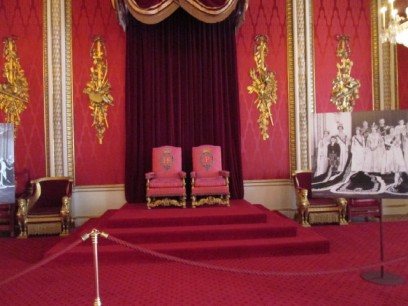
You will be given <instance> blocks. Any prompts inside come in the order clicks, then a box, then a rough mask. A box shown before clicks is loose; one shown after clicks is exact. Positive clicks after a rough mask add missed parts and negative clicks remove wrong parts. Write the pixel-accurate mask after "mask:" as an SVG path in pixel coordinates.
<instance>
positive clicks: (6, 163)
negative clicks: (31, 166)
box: [0, 123, 15, 205]
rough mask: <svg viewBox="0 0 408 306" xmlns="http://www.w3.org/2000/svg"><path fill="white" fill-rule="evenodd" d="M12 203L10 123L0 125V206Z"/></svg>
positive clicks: (11, 132)
mask: <svg viewBox="0 0 408 306" xmlns="http://www.w3.org/2000/svg"><path fill="white" fill-rule="evenodd" d="M14 202H15V183H14V129H13V125H12V124H10V123H0V205H1V204H10V203H14Z"/></svg>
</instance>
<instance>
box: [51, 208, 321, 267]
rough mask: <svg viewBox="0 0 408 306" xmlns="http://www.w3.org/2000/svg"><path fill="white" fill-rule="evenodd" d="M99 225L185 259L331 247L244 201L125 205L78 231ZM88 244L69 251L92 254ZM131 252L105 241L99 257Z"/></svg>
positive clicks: (125, 256) (123, 256)
mask: <svg viewBox="0 0 408 306" xmlns="http://www.w3.org/2000/svg"><path fill="white" fill-rule="evenodd" d="M92 228H97V229H98V230H100V231H104V232H106V233H108V234H109V235H112V236H114V237H116V238H118V239H121V240H125V241H126V242H128V243H131V244H137V245H138V246H140V247H142V248H146V249H149V250H153V251H157V252H160V253H164V254H169V255H173V256H177V257H181V258H186V259H217V258H239V257H245V258H247V257H250V256H258V257H259V256H271V255H293V254H317V253H326V252H328V251H329V242H328V240H327V239H325V238H323V237H321V236H319V235H317V234H315V233H313V232H300V233H298V229H299V228H300V227H299V226H298V224H296V223H295V222H293V221H292V220H289V219H287V218H286V217H284V216H282V215H280V214H279V213H275V212H270V211H268V210H265V209H263V208H262V207H259V206H257V205H251V204H250V203H248V202H247V201H244V200H233V201H231V206H230V207H214V206H203V207H200V208H196V209H179V208H156V209H151V210H148V209H147V208H146V206H145V205H141V204H139V205H135V204H126V205H124V206H123V207H122V208H121V209H119V210H111V211H109V212H107V213H106V214H105V215H104V216H102V217H101V218H99V219H98V220H92V221H90V222H88V224H85V225H84V226H83V227H82V228H81V229H80V231H79V232H80V233H81V234H83V233H86V232H89V231H90V230H91V229H92ZM74 237H75V235H73V237H71V238H70V239H67V240H66V241H64V242H62V243H61V245H56V246H55V248H53V249H51V250H50V252H48V254H47V255H51V254H53V252H55V251H58V250H60V249H61V248H63V247H64V246H65V245H66V244H67V243H69V242H70V241H71V240H72V239H73V238H74ZM89 252H90V249H89V247H88V245H85V244H84V245H81V246H79V247H76V248H75V249H73V250H72V251H70V254H71V255H72V256H75V257H76V258H78V256H86V257H87V258H89V255H88V254H89ZM132 252H133V251H132V250H127V249H121V248H118V247H117V245H116V244H113V243H111V242H109V241H106V240H105V241H103V240H101V242H100V245H99V253H100V254H101V258H103V256H105V255H108V254H109V256H114V258H115V260H118V259H120V260H126V259H129V258H131V260H134V258H133V257H129V253H132Z"/></svg>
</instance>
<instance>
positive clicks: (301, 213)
mask: <svg viewBox="0 0 408 306" xmlns="http://www.w3.org/2000/svg"><path fill="white" fill-rule="evenodd" d="M292 178H293V185H294V187H295V191H296V200H297V201H296V205H297V217H298V219H299V222H300V223H301V224H302V225H303V226H310V225H311V224H315V223H338V224H340V225H344V224H347V221H346V219H345V215H346V209H347V200H346V199H344V198H337V199H335V198H314V197H313V194H312V172H311V171H296V172H294V173H293V174H292Z"/></svg>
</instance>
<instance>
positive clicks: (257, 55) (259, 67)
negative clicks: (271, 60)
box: [248, 35, 277, 140]
mask: <svg viewBox="0 0 408 306" xmlns="http://www.w3.org/2000/svg"><path fill="white" fill-rule="evenodd" d="M255 42H256V45H255V50H254V60H255V64H256V68H252V69H251V70H250V71H249V75H250V76H251V79H252V85H250V86H248V92H249V93H250V94H251V93H256V94H257V95H258V97H257V98H256V100H255V103H256V104H257V109H258V110H259V112H260V114H259V118H258V120H257V122H258V126H259V129H260V131H261V136H262V139H263V140H267V139H268V138H269V134H268V127H269V124H272V125H274V123H273V118H272V113H271V106H272V104H276V100H277V95H276V91H277V82H276V79H275V73H274V72H272V71H268V68H267V66H266V60H265V58H266V56H267V54H268V47H267V45H266V44H267V42H268V37H267V36H265V35H257V36H256V37H255Z"/></svg>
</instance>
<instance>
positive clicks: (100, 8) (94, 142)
mask: <svg viewBox="0 0 408 306" xmlns="http://www.w3.org/2000/svg"><path fill="white" fill-rule="evenodd" d="M28 2H29V3H28ZM313 3H314V7H313V10H314V43H315V62H316V71H315V72H316V80H315V88H316V99H317V110H318V111H319V112H328V111H330V112H331V111H336V109H335V107H334V106H333V105H332V104H331V103H330V102H329V99H330V92H331V82H332V80H333V79H334V78H335V76H336V63H337V62H338V59H337V58H336V56H335V54H336V52H335V51H336V45H337V41H336V39H335V36H336V35H337V34H339V33H344V34H346V35H350V36H351V49H352V55H351V59H352V60H353V61H354V68H353V71H352V76H353V77H354V78H356V79H358V80H360V82H361V83H362V87H361V90H360V99H359V100H357V105H356V107H355V110H371V109H372V81H371V71H372V69H371V57H370V56H368V55H369V54H371V47H370V46H371V36H370V35H371V34H370V0H361V1H350V0H332V1H324V0H314V2H313ZM42 9H43V8H42V1H41V0H30V1H29V0H25V1H22V0H3V1H0V35H1V36H0V37H6V36H10V35H11V34H14V35H16V36H18V37H19V39H18V41H17V47H18V51H19V56H20V60H21V65H22V67H23V69H24V70H25V72H26V77H27V79H28V82H29V84H30V103H29V106H28V109H27V110H26V111H25V112H24V113H23V114H22V117H21V119H22V126H21V127H20V129H19V132H18V136H17V140H16V162H17V164H16V166H17V168H23V167H27V168H29V169H30V170H31V171H32V174H33V176H42V175H45V172H46V170H45V169H46V165H45V136H44V135H45V131H44V92H43V40H42V39H38V38H39V37H42V29H43V16H42ZM72 15H73V19H72V58H73V64H72V67H73V99H74V145H75V176H76V184H77V185H107V184H121V183H123V182H124V157H125V114H124V109H125V108H124V101H125V98H124V96H125V53H126V50H125V33H124V32H123V30H122V29H121V28H120V26H119V24H118V21H117V18H116V15H115V13H114V11H113V9H112V7H111V1H106V0H93V1H89V0H72ZM97 34H99V35H101V36H102V38H103V39H104V41H105V43H106V47H107V52H108V65H109V73H108V79H109V81H110V83H111V85H112V91H111V94H112V96H113V97H114V106H113V107H110V108H109V112H108V122H109V125H110V126H109V128H108V129H107V131H106V133H105V136H104V139H103V144H99V143H98V139H97V137H96V130H95V128H94V127H92V126H91V124H92V117H91V113H90V110H89V99H88V96H87V95H86V94H84V93H83V89H84V88H85V87H86V83H87V82H88V81H89V80H90V75H89V73H90V71H89V69H90V67H91V65H92V61H91V58H90V55H89V51H90V48H91V44H92V41H93V38H94V36H95V35H97ZM258 34H263V35H268V37H269V42H268V48H269V54H268V55H267V66H268V69H269V70H271V71H274V72H275V73H276V79H277V82H278V92H277V93H278V100H277V104H275V105H272V114H273V118H274V121H275V125H274V126H270V128H269V135H270V138H269V139H268V140H266V141H264V140H262V137H261V134H260V131H259V127H258V123H257V119H258V117H259V111H258V110H257V108H256V105H255V104H254V101H255V99H256V95H255V94H249V93H248V91H247V87H248V85H250V84H251V79H250V77H249V70H250V69H251V68H254V67H255V62H254V59H253V56H254V46H255V41H254V38H255V36H256V35H258ZM286 35H287V33H286V3H285V1H280V0H252V1H250V2H249V9H248V11H247V14H246V19H245V23H244V24H243V25H242V26H241V28H240V29H239V31H238V32H237V36H236V39H237V51H238V67H239V71H238V73H239V96H240V111H241V133H242V148H241V153H242V160H243V172H244V179H246V180H249V179H281V178H289V175H290V169H289V122H288V84H287V79H288V75H287V39H286V38H287V37H286ZM0 64H1V65H3V60H0ZM0 78H1V77H0ZM2 81H3V80H2ZM400 103H401V104H402V101H401V99H400Z"/></svg>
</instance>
